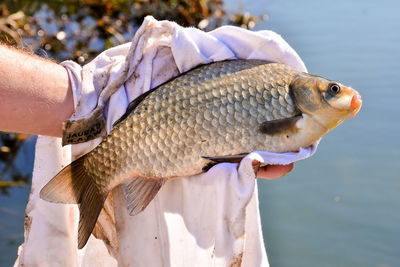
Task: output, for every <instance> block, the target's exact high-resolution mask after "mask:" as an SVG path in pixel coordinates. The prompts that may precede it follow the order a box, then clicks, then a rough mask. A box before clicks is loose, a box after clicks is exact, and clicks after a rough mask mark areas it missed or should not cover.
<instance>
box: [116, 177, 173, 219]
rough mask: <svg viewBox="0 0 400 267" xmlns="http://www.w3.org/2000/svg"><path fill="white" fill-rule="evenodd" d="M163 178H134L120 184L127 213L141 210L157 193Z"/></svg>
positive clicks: (133, 213) (131, 213) (130, 213)
mask: <svg viewBox="0 0 400 267" xmlns="http://www.w3.org/2000/svg"><path fill="white" fill-rule="evenodd" d="M164 182H165V179H151V178H134V179H132V180H129V181H128V182H125V183H124V184H123V185H122V188H123V191H124V195H125V199H126V202H127V203H128V210H129V215H131V216H133V215H136V214H138V213H139V212H141V211H143V210H144V209H145V208H146V207H147V205H149V203H150V202H151V201H152V200H153V198H154V197H155V196H156V195H157V193H158V191H159V190H160V188H161V186H162V185H163V184H164Z"/></svg>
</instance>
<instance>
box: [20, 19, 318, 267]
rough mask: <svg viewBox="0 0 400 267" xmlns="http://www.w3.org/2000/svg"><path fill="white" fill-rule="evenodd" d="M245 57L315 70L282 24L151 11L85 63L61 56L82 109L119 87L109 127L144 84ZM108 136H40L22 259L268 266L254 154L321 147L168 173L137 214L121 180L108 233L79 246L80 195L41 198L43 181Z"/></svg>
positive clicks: (104, 229) (102, 229) (102, 220)
mask: <svg viewBox="0 0 400 267" xmlns="http://www.w3.org/2000/svg"><path fill="white" fill-rule="evenodd" d="M237 58H242V59H265V60H269V61H274V62H281V63H285V64H288V65H292V66H294V67H295V68H297V69H298V70H300V71H306V68H305V66H304V64H303V62H302V61H301V59H300V57H299V56H298V55H297V54H296V52H295V51H294V50H293V49H292V48H291V47H290V46H289V45H288V44H287V43H286V42H285V41H284V40H283V39H282V38H281V36H279V35H278V34H276V33H274V32H271V31H259V32H252V31H248V30H245V29H242V28H238V27H232V26H224V27H221V28H218V29H216V30H214V31H211V32H208V33H205V32H202V31H200V30H198V29H195V28H183V27H181V26H179V25H177V24H176V23H173V22H170V21H157V20H155V19H154V18H153V17H150V16H149V17H146V19H145V20H144V22H143V24H142V26H141V27H140V28H139V29H138V31H137V32H136V34H135V36H134V38H133V40H132V42H131V43H127V44H124V45H120V46H117V47H114V48H111V49H109V50H106V51H104V52H103V53H101V54H100V55H99V56H98V57H96V58H95V59H94V60H93V61H92V62H90V63H89V64H87V65H85V66H84V67H83V68H81V67H80V66H79V65H78V64H76V63H74V62H72V61H66V62H63V63H62V64H63V65H64V66H65V67H66V68H67V70H68V72H69V75H70V80H71V84H72V88H73V94H74V103H75V109H76V112H75V114H74V115H73V119H77V118H83V117H85V116H86V115H87V114H89V113H90V111H92V110H93V109H94V108H95V107H96V103H97V101H98V98H99V95H100V92H101V91H102V90H103V89H104V88H106V89H110V88H111V89H112V87H116V89H117V91H116V92H115V93H114V94H113V95H112V96H111V98H110V100H109V102H108V104H107V105H106V106H105V109H104V115H105V117H106V125H107V131H108V132H110V130H111V128H112V124H113V122H114V121H116V120H117V119H118V118H119V117H120V116H121V115H122V114H124V112H125V109H126V107H127V105H128V103H129V102H130V101H132V100H133V99H134V98H136V97H137V96H139V95H140V94H142V93H144V92H146V91H148V90H149V89H151V88H153V87H155V86H157V85H159V84H161V83H163V82H165V81H167V80H169V79H170V78H172V77H174V76H177V75H178V74H179V73H181V72H184V71H187V70H190V69H191V68H193V67H195V66H197V65H199V64H205V63H210V62H213V61H219V60H225V59H237ZM105 100H106V99H100V102H101V101H105ZM78 103H79V105H78ZM99 141H100V140H98V139H97V140H92V141H89V142H87V143H84V144H79V145H72V146H71V145H68V146H65V147H62V146H61V139H59V138H53V137H45V136H39V137H38V140H37V144H36V155H35V164H34V171H33V178H32V179H33V180H32V191H31V196H30V198H29V202H28V205H27V208H26V223H25V242H24V244H22V245H21V246H20V249H19V258H18V259H17V261H16V264H15V265H16V266H18V265H20V266H117V265H118V264H119V265H120V266H155V267H157V266H174V267H176V266H178V267H179V266H182V267H183V266H245V267H249V266H268V260H267V256H266V253H265V248H264V241H263V238H262V232H261V222H260V215H259V209H258V195H257V184H256V183H255V179H254V178H255V177H254V172H253V168H252V165H251V162H252V159H257V160H259V161H260V162H263V163H267V164H288V163H291V162H294V161H297V160H300V159H304V158H307V157H309V156H311V155H312V154H313V153H314V152H315V150H316V148H317V144H314V145H313V146H311V147H309V148H302V149H300V151H299V152H298V153H284V154H277V153H268V152H253V153H251V154H249V155H248V156H247V157H246V158H245V159H244V160H242V162H241V164H240V166H239V168H237V166H236V164H228V163H224V164H219V165H217V166H216V167H214V168H212V169H211V170H210V171H208V172H207V173H204V174H201V175H196V176H192V177H182V178H181V179H175V180H171V181H168V182H167V183H166V184H165V185H164V186H163V188H162V189H161V190H160V192H159V193H158V195H157V196H156V197H155V199H154V200H153V201H152V202H151V203H150V205H149V206H148V207H147V208H146V209H145V210H144V211H143V212H142V213H140V214H138V215H136V216H133V217H132V216H129V215H128V212H127V208H126V203H125V200H124V198H123V195H122V193H121V189H120V188H119V187H117V188H116V189H115V190H113V192H112V195H110V196H109V198H108V200H107V202H106V205H105V209H104V210H103V212H102V214H101V215H100V217H99V221H98V225H97V226H96V229H95V233H96V236H97V237H98V238H99V239H96V238H95V237H94V236H93V235H92V236H91V237H90V239H89V241H88V243H87V245H86V246H85V247H84V248H83V249H82V250H78V249H77V225H78V218H79V216H78V208H77V205H72V204H69V205H67V204H54V203H48V202H46V201H43V200H41V199H40V198H39V191H40V189H41V188H42V187H43V186H44V185H45V184H46V183H47V182H48V181H49V180H50V179H51V178H52V177H53V176H54V175H55V174H57V172H58V171H59V170H60V169H61V168H62V167H64V166H65V165H67V164H69V163H70V162H71V160H72V159H75V158H77V157H79V156H81V155H82V154H84V153H87V152H88V151H90V150H91V149H92V148H93V147H95V146H96V145H97V144H98V143H99Z"/></svg>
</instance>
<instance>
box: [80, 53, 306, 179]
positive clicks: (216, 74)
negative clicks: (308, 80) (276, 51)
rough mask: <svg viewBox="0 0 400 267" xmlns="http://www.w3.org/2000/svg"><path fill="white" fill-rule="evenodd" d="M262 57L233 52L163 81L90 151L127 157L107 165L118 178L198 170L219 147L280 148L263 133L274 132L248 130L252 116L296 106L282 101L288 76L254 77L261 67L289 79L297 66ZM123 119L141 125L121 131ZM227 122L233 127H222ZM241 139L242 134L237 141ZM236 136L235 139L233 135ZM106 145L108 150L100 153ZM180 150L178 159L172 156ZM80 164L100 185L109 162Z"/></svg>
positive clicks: (279, 115)
mask: <svg viewBox="0 0 400 267" xmlns="http://www.w3.org/2000/svg"><path fill="white" fill-rule="evenodd" d="M263 64H265V62H264V61H260V60H252V61H242V60H238V61H234V64H233V61H223V62H217V63H214V64H212V65H206V66H203V67H200V68H197V69H195V70H193V71H191V72H189V73H186V74H185V75H182V76H180V77H178V78H176V79H175V80H173V81H171V82H169V83H166V84H164V85H161V86H160V87H159V88H158V89H157V91H156V93H152V94H150V95H149V96H148V97H146V98H145V99H144V100H143V101H142V102H141V103H140V104H139V105H138V106H137V107H136V109H135V112H133V113H131V115H130V116H129V117H128V118H126V119H125V120H124V121H122V122H121V123H120V124H118V125H117V126H116V127H115V128H114V129H113V131H112V132H111V134H110V135H109V136H108V137H107V138H106V139H105V140H104V141H103V142H105V143H110V144H112V145H109V146H107V147H105V146H99V147H97V148H96V149H95V150H94V151H92V152H91V154H93V156H94V157H95V158H104V162H111V161H115V160H117V158H118V159H121V160H120V161H122V162H123V161H124V159H126V158H130V159H133V160H132V161H130V164H121V163H120V164H115V165H113V166H114V168H113V169H111V170H110V173H112V174H111V176H113V177H118V178H120V177H121V176H123V175H124V174H126V173H129V174H136V175H140V176H143V177H155V178H162V177H175V176H184V175H189V174H193V173H200V172H201V171H202V167H203V166H204V165H205V164H207V160H206V159H204V158H202V156H215V155H219V154H221V151H223V153H226V154H228V155H229V154H235V153H236V152H239V151H242V152H243V149H246V151H251V149H258V150H268V151H279V147H271V146H268V145H266V144H269V143H272V140H271V142H268V140H266V139H268V138H270V139H271V138H272V139H276V137H268V136H265V135H262V134H261V133H258V135H260V138H256V137H255V138H249V137H251V136H253V135H255V134H256V135H257V131H254V127H255V125H256V124H257V123H261V122H262V121H265V120H278V119H283V118H289V117H292V116H294V115H296V112H298V111H297V110H295V109H294V108H288V106H293V102H292V101H291V100H290V98H288V97H287V95H288V83H286V84H285V82H283V81H280V83H279V84H280V85H284V86H279V87H278V89H274V88H272V85H273V84H274V83H276V81H275V80H274V79H272V78H270V79H268V80H267V82H266V81H265V80H263V79H260V78H259V77H260V73H261V76H263V77H265V76H268V75H269V76H277V77H278V78H279V77H282V76H283V75H284V76H285V77H286V80H287V81H289V80H290V78H291V77H292V76H293V75H295V74H296V71H295V70H294V69H293V68H291V67H288V66H286V65H281V64H267V65H263ZM260 65H262V66H260ZM254 68H257V69H254ZM271 72H274V75H271ZM232 74H234V75H232ZM210 79H212V80H211V81H210ZM268 89H270V90H268ZM271 89H272V90H271ZM265 92H270V93H265ZM282 94H284V95H282ZM225 99H226V100H225ZM185 100H189V102H190V105H189V106H188V107H187V112H183V113H182V112H178V111H177V110H180V111H182V110H183V109H185ZM154 103H157V104H156V105H155V104H154ZM254 106H256V108H255V107H254ZM221 118H223V119H221ZM227 126H228V127H227ZM129 127H131V128H134V129H139V133H137V132H136V133H132V135H133V136H132V135H123V134H121V132H125V131H126V129H127V128H129ZM189 127H190V128H191V129H190V130H188V128H189ZM163 128H165V129H166V131H164V130H162V129H163ZM225 128H228V129H231V130H228V129H227V130H226V131H223V130H221V129H225ZM193 129H194V130H195V131H194V132H193ZM233 129H234V130H233ZM239 129H241V130H239ZM203 139H207V144H206V145H205V144H202V140H203ZM242 139H243V140H244V142H237V141H239V140H242ZM234 140H236V141H235V143H232V141H234ZM154 142H160V143H161V145H157V146H155V145H153V144H154ZM122 143H123V144H126V143H132V145H130V146H129V148H128V149H123V150H120V151H118V153H111V151H112V150H115V149H116V147H120V144H122ZM236 143H237V144H236ZM210 144H213V145H210ZM185 146H190V147H191V153H190V154H189V153H183V154H182V153H181V151H185V150H184V149H181V148H182V147H185ZM160 149H162V150H160ZM106 150H111V151H110V152H108V153H105V152H106ZM181 154H182V155H181ZM114 157H116V158H114ZM178 158H179V159H180V160H179V161H178V162H173V161H172V160H171V159H178ZM181 158H182V159H181ZM149 162H151V164H150V163H149ZM108 165H109V164H108ZM85 166H87V168H88V170H89V172H90V173H92V174H93V176H95V177H97V178H96V179H97V180H96V183H98V184H99V186H100V187H101V186H103V185H104V184H105V183H109V176H107V177H102V175H101V174H102V173H104V172H101V170H102V169H104V168H107V169H110V166H106V164H101V163H100V165H99V162H97V163H95V164H94V163H87V165H85ZM105 181H107V182H105Z"/></svg>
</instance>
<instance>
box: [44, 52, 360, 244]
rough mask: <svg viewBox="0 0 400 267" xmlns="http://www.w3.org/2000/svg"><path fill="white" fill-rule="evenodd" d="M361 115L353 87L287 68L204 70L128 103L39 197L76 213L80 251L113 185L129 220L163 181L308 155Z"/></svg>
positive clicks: (258, 64)
mask: <svg viewBox="0 0 400 267" xmlns="http://www.w3.org/2000/svg"><path fill="white" fill-rule="evenodd" d="M360 107H361V98H360V95H359V94H358V93H357V92H356V91H355V90H353V89H352V88H349V87H346V86H344V85H342V84H340V83H337V82H334V81H330V80H327V79H324V78H321V77H318V76H314V75H310V74H307V73H302V72H299V71H297V70H295V69H294V68H292V67H290V66H287V65H283V64H278V63H270V62H265V61H261V60H231V61H222V62H216V63H212V64H209V65H203V66H200V67H197V68H195V69H193V70H191V71H189V72H187V73H184V74H182V75H181V76H179V77H177V78H175V79H173V80H171V81H169V82H166V83H165V84H163V85H161V86H158V87H157V88H155V89H153V90H151V91H149V92H147V93H145V94H143V95H142V96H140V97H138V98H137V99H135V100H134V101H133V102H132V103H130V105H129V107H128V109H127V112H126V114H125V115H123V116H122V117H121V118H120V119H119V120H118V121H117V122H116V123H115V127H114V129H113V130H112V132H111V133H110V134H109V135H108V136H107V137H106V138H105V139H104V140H103V141H102V143H101V144H99V145H98V146H97V147H96V148H95V149H94V150H92V151H91V152H89V153H88V154H86V155H85V156H83V157H81V158H79V159H77V160H76V161H74V162H72V163H71V164H70V165H69V166H67V167H65V168H64V169H63V170H61V171H60V172H59V173H58V174H57V175H56V176H55V177H54V178H53V179H52V180H51V181H50V182H49V183H48V184H47V185H46V186H45V187H44V188H43V189H42V190H41V192H40V197H41V198H42V199H45V200H47V201H51V202H57V203H79V204H80V206H79V209H80V219H79V233H78V247H79V248H82V247H83V246H84V245H85V244H86V242H87V240H88V238H89V236H90V234H91V232H92V230H93V228H94V226H95V223H96V221H97V218H98V215H99V213H100V211H101V209H102V206H103V203H104V201H105V200H106V198H107V195H108V193H109V192H110V191H111V190H112V189H113V188H115V187H116V186H117V185H120V184H121V183H125V184H126V186H125V187H124V192H125V195H126V199H127V202H128V208H129V209H130V214H131V215H134V214H137V213H138V212H140V211H142V210H143V209H144V208H145V207H146V206H147V205H148V204H149V203H150V202H151V200H152V199H153V198H154V197H155V195H156V194H157V192H158V191H159V189H160V188H161V186H162V185H163V183H164V182H165V181H166V180H167V179H171V178H175V177H180V176H190V175H195V174H199V173H201V172H204V171H206V170H207V169H208V168H210V167H211V166H212V165H215V164H217V163H219V162H232V161H235V162H237V161H238V160H240V159H241V158H243V157H244V156H245V155H246V154H247V153H249V152H251V151H254V150H264V151H270V152H289V151H296V150H298V149H299V148H300V147H307V146H309V145H311V144H312V143H314V142H315V141H317V140H319V139H320V138H321V137H322V136H323V135H324V134H326V133H327V132H328V131H329V130H331V129H333V128H334V127H336V126H337V125H338V124H340V123H341V122H343V121H344V120H346V119H348V118H349V117H350V116H352V115H355V114H356V113H357V112H358V110H359V109H360Z"/></svg>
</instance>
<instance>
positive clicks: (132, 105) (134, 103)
mask: <svg viewBox="0 0 400 267" xmlns="http://www.w3.org/2000/svg"><path fill="white" fill-rule="evenodd" d="M157 88H158V86H157V87H155V88H153V89H151V90H149V91H147V92H145V93H143V94H141V95H140V96H138V97H136V98H135V99H133V100H132V102H131V103H129V105H128V107H127V108H126V111H125V113H124V115H122V116H121V117H120V118H119V119H118V120H116V121H115V122H114V123H113V127H115V126H116V125H117V124H119V123H120V122H122V121H123V120H125V119H126V118H127V117H128V116H129V114H131V113H132V112H133V111H134V110H135V109H136V107H137V106H138V105H139V104H140V102H142V101H143V100H144V99H145V98H146V96H148V95H149V94H151V93H152V92H153V91H155V90H156V89H157Z"/></svg>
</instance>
